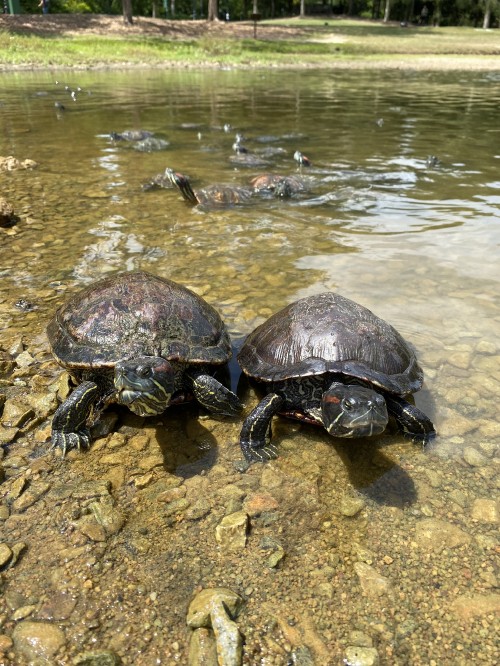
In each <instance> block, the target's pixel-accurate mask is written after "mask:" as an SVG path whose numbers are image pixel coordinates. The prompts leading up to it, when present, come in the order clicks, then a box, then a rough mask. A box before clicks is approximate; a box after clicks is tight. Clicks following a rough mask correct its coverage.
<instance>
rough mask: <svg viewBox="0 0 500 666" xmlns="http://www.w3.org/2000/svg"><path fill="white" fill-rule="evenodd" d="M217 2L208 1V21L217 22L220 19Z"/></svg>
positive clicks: (215, 0)
mask: <svg viewBox="0 0 500 666" xmlns="http://www.w3.org/2000/svg"><path fill="white" fill-rule="evenodd" d="M217 5H218V3H217V0H208V9H207V21H216V20H217V18H218V13H219V7H218V6H217Z"/></svg>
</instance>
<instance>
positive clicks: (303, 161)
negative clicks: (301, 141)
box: [293, 150, 311, 167]
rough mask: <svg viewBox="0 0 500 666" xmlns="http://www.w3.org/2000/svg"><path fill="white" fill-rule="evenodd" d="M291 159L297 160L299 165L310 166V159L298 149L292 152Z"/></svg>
mask: <svg viewBox="0 0 500 666" xmlns="http://www.w3.org/2000/svg"><path fill="white" fill-rule="evenodd" d="M293 159H294V160H295V161H296V162H297V164H298V165H299V167H302V166H305V167H309V166H311V160H310V159H309V158H308V157H306V156H305V155H304V154H303V153H301V152H300V150H296V151H295V152H294V154H293Z"/></svg>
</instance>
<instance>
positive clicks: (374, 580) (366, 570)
mask: <svg viewBox="0 0 500 666" xmlns="http://www.w3.org/2000/svg"><path fill="white" fill-rule="evenodd" d="M354 571H355V572H356V574H357V576H358V578H359V583H360V585H361V589H362V590H363V592H364V593H365V594H366V596H368V597H378V596H380V595H382V594H386V593H387V592H389V591H390V588H391V584H390V582H389V579H388V578H386V577H385V576H382V574H379V573H378V571H377V570H376V569H374V568H373V567H371V566H370V565H369V564H366V563H365V562H355V563H354Z"/></svg>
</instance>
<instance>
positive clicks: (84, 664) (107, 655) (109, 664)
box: [71, 650, 122, 666]
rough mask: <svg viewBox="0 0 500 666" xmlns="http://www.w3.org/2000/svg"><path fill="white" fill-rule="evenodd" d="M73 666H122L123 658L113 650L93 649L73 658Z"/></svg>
mask: <svg viewBox="0 0 500 666" xmlns="http://www.w3.org/2000/svg"><path fill="white" fill-rule="evenodd" d="M71 663H72V664H73V666H120V664H121V663H122V660H121V658H120V657H119V656H118V655H117V654H116V652H112V651H111V650H91V651H89V652H82V653H80V654H78V655H77V656H76V657H74V658H73V660H72V662H71Z"/></svg>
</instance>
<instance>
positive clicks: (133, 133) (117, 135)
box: [109, 129, 153, 141]
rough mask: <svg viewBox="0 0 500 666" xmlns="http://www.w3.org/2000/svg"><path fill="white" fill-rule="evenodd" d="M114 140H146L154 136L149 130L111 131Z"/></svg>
mask: <svg viewBox="0 0 500 666" xmlns="http://www.w3.org/2000/svg"><path fill="white" fill-rule="evenodd" d="M109 136H110V137H111V139H112V140H113V141H144V139H149V138H150V137H152V136H153V132H150V131H149V130H143V129H139V130H125V131H124V132H111V134H110V135H109Z"/></svg>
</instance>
